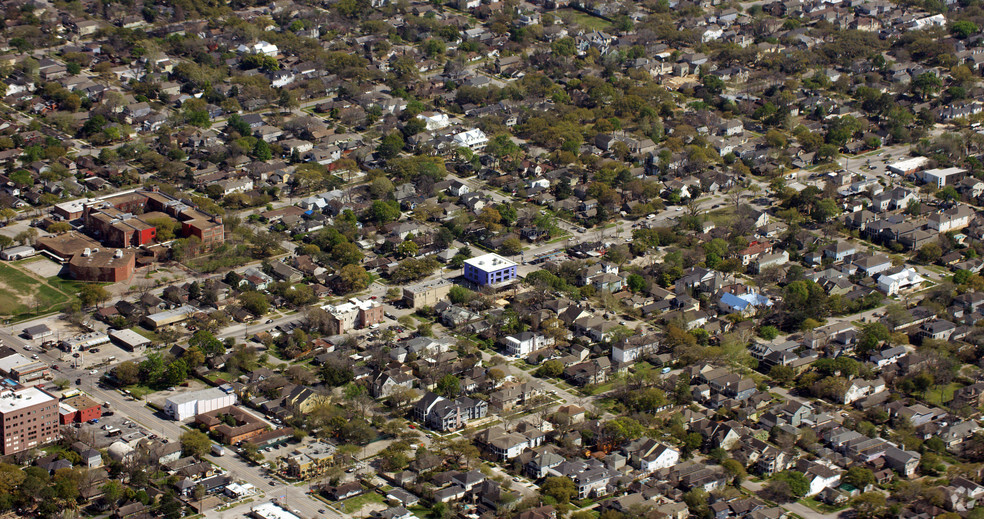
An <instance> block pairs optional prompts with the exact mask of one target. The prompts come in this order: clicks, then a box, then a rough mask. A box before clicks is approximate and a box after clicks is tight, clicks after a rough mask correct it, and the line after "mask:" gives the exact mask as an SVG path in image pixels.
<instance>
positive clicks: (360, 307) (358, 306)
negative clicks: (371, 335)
mask: <svg viewBox="0 0 984 519" xmlns="http://www.w3.org/2000/svg"><path fill="white" fill-rule="evenodd" d="M321 309H322V310H324V311H326V312H328V333H329V334H330V335H339V334H342V333H348V332H350V331H352V330H357V329H360V328H365V327H367V326H372V325H373V324H376V323H381V322H383V307H382V306H380V305H378V304H376V302H375V301H362V300H360V299H358V298H352V299H349V300H348V302H347V303H342V304H340V305H326V306H323V307H321Z"/></svg>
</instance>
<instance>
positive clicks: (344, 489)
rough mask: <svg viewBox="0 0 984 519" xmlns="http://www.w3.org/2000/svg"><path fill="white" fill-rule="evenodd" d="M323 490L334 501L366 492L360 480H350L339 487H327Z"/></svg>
mask: <svg viewBox="0 0 984 519" xmlns="http://www.w3.org/2000/svg"><path fill="white" fill-rule="evenodd" d="M322 492H323V493H324V495H325V497H327V498H328V499H331V500H332V501H342V500H344V499H348V498H350V497H355V496H358V495H361V494H363V493H365V489H364V488H362V485H361V484H359V482H358V481H350V482H348V483H343V484H341V485H338V486H337V487H327V488H325V489H324V490H322Z"/></svg>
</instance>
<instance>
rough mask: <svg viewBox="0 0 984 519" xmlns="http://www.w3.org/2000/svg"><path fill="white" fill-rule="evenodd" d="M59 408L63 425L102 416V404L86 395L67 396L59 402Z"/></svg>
mask: <svg viewBox="0 0 984 519" xmlns="http://www.w3.org/2000/svg"><path fill="white" fill-rule="evenodd" d="M58 408H59V409H58V413H59V415H60V418H61V420H60V421H61V424H62V425H65V424H70V423H84V422H88V421H89V420H98V419H99V418H102V406H100V405H99V402H96V401H95V400H93V399H91V398H89V397H88V396H86V395H79V396H73V397H72V398H66V399H65V400H62V401H61V402H59V403H58Z"/></svg>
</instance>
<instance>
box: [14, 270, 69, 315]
mask: <svg viewBox="0 0 984 519" xmlns="http://www.w3.org/2000/svg"><path fill="white" fill-rule="evenodd" d="M79 286H80V283H78V282H76V281H71V280H65V279H61V278H59V277H57V276H56V277H51V278H48V279H46V280H44V281H40V280H39V279H38V278H35V277H33V276H31V275H30V274H28V273H27V272H25V271H23V270H21V269H19V268H16V267H13V266H11V265H9V264H0V315H2V316H6V317H17V316H21V315H25V314H34V313H35V312H37V313H46V312H50V311H53V310H61V309H63V308H64V307H65V306H66V305H68V304H69V303H71V302H72V301H74V300H75V299H76V294H77V293H78V289H79Z"/></svg>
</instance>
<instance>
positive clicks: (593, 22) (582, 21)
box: [557, 9, 612, 31]
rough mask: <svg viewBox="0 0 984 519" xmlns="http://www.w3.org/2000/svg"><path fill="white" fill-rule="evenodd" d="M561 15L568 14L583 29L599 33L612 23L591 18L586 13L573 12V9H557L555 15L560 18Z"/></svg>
mask: <svg viewBox="0 0 984 519" xmlns="http://www.w3.org/2000/svg"><path fill="white" fill-rule="evenodd" d="M563 13H568V14H570V16H572V17H573V18H574V22H575V23H577V24H578V25H580V26H581V27H584V28H585V29H590V30H594V31H601V30H605V29H609V28H611V26H612V23H611V22H609V21H608V20H605V19H602V18H598V17H597V16H591V15H590V14H588V13H582V12H581V11H575V10H574V9H558V10H557V15H558V16H560V15H562V14H563Z"/></svg>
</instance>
